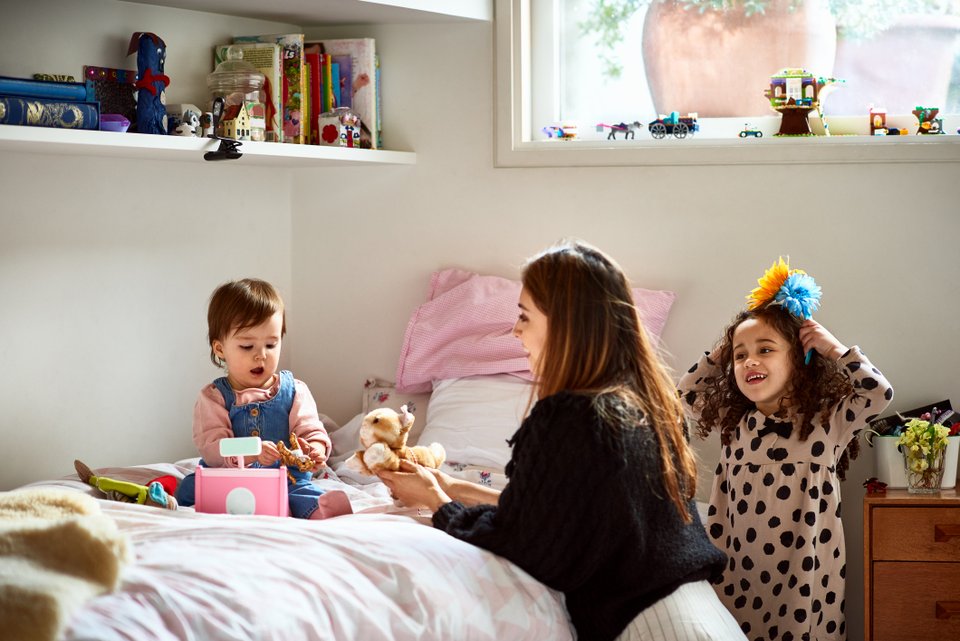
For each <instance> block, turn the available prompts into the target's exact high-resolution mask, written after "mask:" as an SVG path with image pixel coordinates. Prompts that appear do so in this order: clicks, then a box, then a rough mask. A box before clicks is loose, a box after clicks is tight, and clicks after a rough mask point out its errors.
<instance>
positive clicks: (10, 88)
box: [0, 76, 94, 102]
mask: <svg viewBox="0 0 960 641" xmlns="http://www.w3.org/2000/svg"><path fill="white" fill-rule="evenodd" d="M0 94H3V95H7V96H21V97H23V98H46V99H48V100H75V101H78V102H87V101H91V102H92V101H93V100H94V98H93V93H92V91H91V90H88V89H87V85H86V84H84V83H82V82H52V81H48V80H34V79H33V78H10V77H8V76H0Z"/></svg>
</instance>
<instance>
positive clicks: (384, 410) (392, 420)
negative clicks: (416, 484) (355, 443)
mask: <svg viewBox="0 0 960 641" xmlns="http://www.w3.org/2000/svg"><path fill="white" fill-rule="evenodd" d="M413 422H414V416H413V414H411V413H410V412H408V411H407V406H406V405H404V406H402V407H401V408H400V412H399V413H397V412H396V411H395V410H392V409H390V408H388V407H380V408H377V409H375V410H373V411H371V412H369V413H368V414H367V415H366V416H364V417H363V422H362V423H361V424H360V445H362V446H363V447H364V449H362V450H357V451H356V452H355V453H354V454H353V456H351V457H350V458H349V459H348V460H347V464H348V465H350V466H351V467H353V468H354V469H358V470H359V471H360V472H361V473H362V474H366V475H368V476H372V475H375V474H377V473H378V472H380V471H381V470H391V471H396V470H398V469H400V461H402V460H405V461H410V462H411V463H418V464H420V465H423V466H424V467H432V468H435V469H436V468H439V467H440V466H441V465H443V461H444V459H445V458H446V456H447V454H446V452H445V451H444V449H443V446H442V445H440V444H439V443H431V444H430V445H429V446H428V447H423V446H420V445H416V446H414V447H407V434H409V432H410V428H411V427H413Z"/></svg>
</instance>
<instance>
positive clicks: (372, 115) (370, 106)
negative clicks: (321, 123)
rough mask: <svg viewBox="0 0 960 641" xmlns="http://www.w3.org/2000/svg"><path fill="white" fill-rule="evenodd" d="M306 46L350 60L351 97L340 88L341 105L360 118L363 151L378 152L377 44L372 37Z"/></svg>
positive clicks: (317, 42)
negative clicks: (373, 150)
mask: <svg viewBox="0 0 960 641" xmlns="http://www.w3.org/2000/svg"><path fill="white" fill-rule="evenodd" d="M307 44H308V45H313V44H316V45H320V50H321V51H322V52H323V53H326V54H329V55H330V56H332V57H333V59H334V60H336V58H337V56H347V57H349V59H350V94H349V95H344V92H343V88H342V87H341V94H340V102H341V105H340V106H344V107H346V106H349V107H350V108H352V109H353V110H354V111H356V112H357V113H358V114H359V115H360V127H361V133H360V146H361V147H363V148H364V149H379V148H380V134H379V132H378V125H377V123H378V122H379V117H378V116H377V112H378V110H379V105H378V102H377V54H376V41H375V40H374V39H373V38H340V39H331V40H317V41H312V42H309V43H307ZM338 64H341V65H342V63H338ZM340 73H341V76H343V74H344V69H343V66H341V67H340ZM348 100H349V104H348V103H347V101H348Z"/></svg>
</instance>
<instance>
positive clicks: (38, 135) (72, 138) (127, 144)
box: [0, 125, 417, 167]
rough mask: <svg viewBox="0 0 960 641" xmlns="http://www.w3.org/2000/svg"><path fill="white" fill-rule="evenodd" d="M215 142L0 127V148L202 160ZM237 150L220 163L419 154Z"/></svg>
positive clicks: (408, 160)
mask: <svg viewBox="0 0 960 641" xmlns="http://www.w3.org/2000/svg"><path fill="white" fill-rule="evenodd" d="M218 146H219V143H218V142H217V141H216V140H213V139H210V138H189V137H182V136H152V135H148V134H133V133H115V132H109V131H80V130H75V129H52V128H46V127H26V126H17V125H0V152H12V153H39V154H55V155H59V156H63V155H77V156H98V157H110V156H113V157H116V158H130V159H141V160H176V161H180V162H206V161H204V159H203V155H204V153H206V152H208V151H213V150H215V149H217V147H218ZM239 151H240V152H241V153H242V154H243V156H242V157H241V158H238V159H236V160H225V161H219V162H221V163H222V164H227V163H230V164H235V165H236V166H238V167H239V166H245V165H262V166H273V167H315V166H334V165H354V164H356V165H376V164H380V165H384V164H389V165H412V164H415V163H416V161H417V155H416V154H415V153H413V152H409V151H389V150H381V149H378V150H371V149H347V148H345V147H326V146H319V145H288V144H283V143H271V142H244V143H243V144H242V145H241V146H240V149H239Z"/></svg>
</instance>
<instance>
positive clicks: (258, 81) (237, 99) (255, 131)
mask: <svg viewBox="0 0 960 641" xmlns="http://www.w3.org/2000/svg"><path fill="white" fill-rule="evenodd" d="M263 83H264V76H263V74H262V73H260V72H259V71H258V70H257V68H256V67H254V66H253V65H252V64H250V63H249V62H246V61H244V59H243V48H242V47H239V46H237V45H231V46H229V47H227V52H226V59H225V60H224V61H223V62H221V63H220V64H218V65H217V68H216V69H215V70H214V71H213V73H211V74H209V75H208V76H207V88H208V89H209V90H210V94H211V101H212V100H213V99H216V98H223V101H224V106H223V115H222V116H221V117H220V121H219V123H218V124H217V132H216V133H217V135H218V136H222V137H224V138H234V139H236V140H257V141H264V140H266V139H267V131H266V129H267V118H266V107H265V102H264V99H263Z"/></svg>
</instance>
